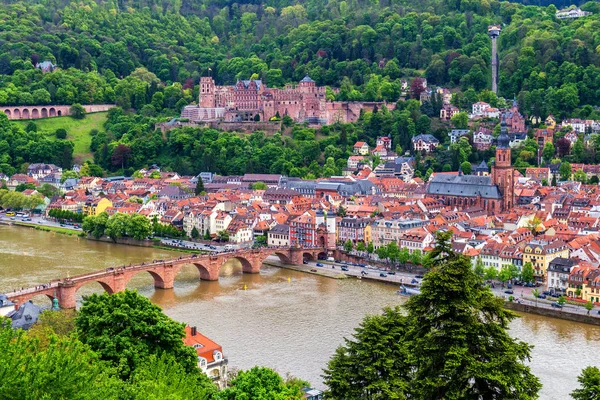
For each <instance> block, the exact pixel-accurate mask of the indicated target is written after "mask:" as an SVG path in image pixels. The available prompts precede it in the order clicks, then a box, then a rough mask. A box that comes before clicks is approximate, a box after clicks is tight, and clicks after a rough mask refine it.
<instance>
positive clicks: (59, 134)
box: [54, 128, 67, 139]
mask: <svg viewBox="0 0 600 400" xmlns="http://www.w3.org/2000/svg"><path fill="white" fill-rule="evenodd" d="M54 136H56V138H57V139H66V138H67V130H66V129H64V128H58V129H57V130H56V131H54Z"/></svg>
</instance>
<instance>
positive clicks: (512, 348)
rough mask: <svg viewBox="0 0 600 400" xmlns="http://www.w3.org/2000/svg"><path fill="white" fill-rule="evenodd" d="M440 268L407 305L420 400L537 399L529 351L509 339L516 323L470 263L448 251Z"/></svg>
mask: <svg viewBox="0 0 600 400" xmlns="http://www.w3.org/2000/svg"><path fill="white" fill-rule="evenodd" d="M449 236H450V235H446V234H445V233H437V234H436V243H437V244H438V245H442V247H444V246H446V247H447V248H449ZM435 260H436V261H435V263H434V267H433V268H432V269H431V270H430V271H429V272H428V273H427V275H426V276H425V278H424V279H423V281H422V284H421V294H420V295H417V296H413V297H411V298H410V299H409V300H408V302H407V303H406V310H407V313H408V320H409V322H408V324H407V325H408V327H409V328H408V329H407V334H406V336H407V337H409V338H412V340H411V342H410V344H411V346H410V349H411V353H412V354H411V360H412V361H413V362H414V373H413V376H412V377H411V378H412V379H411V392H412V394H414V397H415V398H424V399H469V398H474V399H475V398H486V399H507V398H519V399H535V398H537V393H538V391H539V389H540V388H541V384H540V382H539V380H538V379H537V378H536V377H535V376H534V375H533V374H532V373H531V371H530V368H529V367H528V366H527V365H525V362H527V361H528V360H529V358H530V352H531V346H529V345H528V344H526V343H524V342H518V341H516V340H514V339H513V338H512V337H511V336H510V335H509V333H508V326H509V323H510V321H512V320H513V319H514V318H516V315H515V314H514V313H513V312H511V311H509V310H506V309H504V304H503V303H504V302H503V300H502V299H500V298H498V297H496V296H495V295H494V294H493V293H492V292H491V291H490V290H489V288H486V287H484V286H483V285H481V280H480V278H479V277H478V276H477V275H475V273H474V272H473V270H472V268H471V263H470V261H469V259H468V258H467V257H466V256H464V255H461V254H456V253H454V252H452V251H451V250H449V251H448V253H447V255H444V254H438V255H437V256H436V257H435ZM482 338H485V340H481V339H482Z"/></svg>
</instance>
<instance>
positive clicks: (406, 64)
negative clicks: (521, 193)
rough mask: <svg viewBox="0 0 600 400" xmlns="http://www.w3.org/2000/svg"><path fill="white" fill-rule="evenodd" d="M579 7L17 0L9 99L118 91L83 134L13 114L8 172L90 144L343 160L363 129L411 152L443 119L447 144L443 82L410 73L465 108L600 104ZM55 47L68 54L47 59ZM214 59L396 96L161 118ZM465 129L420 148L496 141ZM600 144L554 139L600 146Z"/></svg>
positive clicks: (153, 152)
mask: <svg viewBox="0 0 600 400" xmlns="http://www.w3.org/2000/svg"><path fill="white" fill-rule="evenodd" d="M581 7H582V9H584V10H587V11H591V12H593V13H594V14H593V15H591V16H588V17H585V18H580V19H576V20H558V19H556V17H555V12H556V7H555V6H554V5H548V6H545V7H540V6H529V5H523V4H519V3H509V2H498V1H489V0H483V1H470V0H444V1H442V0H435V1H433V0H426V1H422V2H408V1H393V2H392V1H389V0H381V1H360V0H347V1H346V0H342V1H338V0H330V1H328V2H327V3H326V4H323V3H322V2H317V1H314V0H308V1H305V2H294V1H291V0H272V1H266V2H262V3H261V2H256V1H253V2H232V1H225V0H222V1H211V2H208V1H194V2H190V1H182V0H163V1H161V2H155V1H137V0H136V1H116V2H115V1H98V2H96V1H81V2H66V1H62V0H56V1H55V0H39V1H38V0H26V1H19V2H16V1H5V2H3V4H1V5H0V11H1V12H2V14H1V15H2V17H0V18H1V21H2V25H1V28H0V105H20V104H49V103H53V104H67V105H71V104H75V103H79V104H85V103H113V102H114V103H116V104H117V106H118V107H117V108H115V109H113V110H112V111H111V112H110V113H108V118H107V121H106V123H105V125H104V126H103V129H94V130H91V131H90V132H89V135H88V136H85V135H83V136H85V137H84V138H83V139H79V141H78V145H77V146H74V147H73V145H72V142H71V141H69V140H64V137H63V136H62V134H61V135H55V134H54V133H52V132H50V133H49V132H47V131H43V132H42V133H40V132H38V129H37V127H36V124H35V122H33V123H30V124H28V125H27V126H26V127H23V125H22V124H21V125H19V126H16V124H13V126H11V125H10V123H9V122H8V121H6V120H0V157H1V159H0V172H2V173H5V174H7V175H10V174H12V173H15V172H19V171H23V170H24V168H26V166H27V165H28V164H29V163H32V162H52V163H55V164H57V165H60V166H62V167H63V168H70V167H71V166H72V164H73V162H74V161H78V160H90V162H91V159H92V154H93V162H94V164H90V168H92V169H93V170H95V171H99V168H102V170H103V171H105V172H106V173H108V174H118V173H124V174H131V173H133V171H135V169H138V168H141V167H145V166H148V165H151V164H153V163H157V164H159V165H161V167H163V168H165V169H171V170H175V171H178V172H180V173H184V174H197V173H198V172H199V171H202V170H210V171H212V172H216V173H220V174H241V173H244V172H256V173H281V174H288V175H290V176H299V177H304V178H312V177H321V176H331V175H337V174H340V173H341V171H342V168H343V167H344V166H345V163H346V160H347V157H348V156H349V155H350V154H351V151H352V145H353V143H354V142H355V141H356V140H364V141H367V142H368V143H369V144H370V145H373V144H374V142H375V139H376V137H377V136H382V135H390V136H391V137H392V139H393V149H394V150H396V151H397V152H398V153H399V154H401V153H403V152H404V151H406V150H410V147H411V143H410V139H411V138H412V136H414V135H416V134H421V133H431V134H433V135H434V136H436V137H437V138H438V139H439V140H440V141H442V143H445V144H448V143H447V131H448V126H447V125H444V124H440V123H439V121H438V120H437V116H438V115H439V109H440V108H441V105H442V104H441V99H440V98H436V96H434V98H433V99H432V101H431V102H425V103H423V104H420V103H419V102H418V101H416V100H414V99H411V98H410V97H413V98H414V97H417V95H418V93H414V92H413V91H412V90H409V91H408V94H407V95H408V98H400V96H401V81H402V80H403V79H407V80H408V81H410V80H412V79H413V78H415V77H422V78H426V79H427V80H428V83H429V85H430V86H433V85H440V86H444V87H448V88H451V89H456V90H458V91H457V92H456V93H455V94H454V96H453V99H452V102H453V104H455V105H456V106H458V107H459V108H460V109H461V110H463V111H468V110H469V108H470V107H471V104H473V103H474V102H476V101H486V102H489V103H490V104H491V105H492V106H496V107H501V106H506V105H507V103H509V102H510V101H511V100H512V99H515V100H516V101H517V103H518V105H519V109H520V110H521V112H522V113H523V114H525V115H526V116H537V117H541V118H544V117H546V116H547V115H548V114H553V115H554V116H555V117H557V118H559V120H560V119H564V118H567V117H577V118H590V119H600V111H599V110H598V108H597V107H598V106H599V105H600V6H599V4H598V3H597V2H588V3H585V4H583V5H582V6H581ZM492 23H495V24H497V23H500V24H502V34H501V36H500V38H499V46H498V47H499V51H500V82H499V97H496V95H494V94H493V93H491V92H490V91H489V90H488V89H487V88H488V87H489V86H490V57H491V44H490V40H489V38H488V36H487V27H488V25H490V24H492ZM43 61H50V62H52V63H53V64H55V65H56V67H57V68H56V69H55V70H54V71H52V72H46V73H44V72H42V70H40V69H39V68H35V65H36V64H37V63H39V62H43ZM209 69H210V70H211V72H210V73H211V74H212V76H213V77H214V78H215V80H216V82H217V83H218V84H233V83H235V81H236V80H237V79H248V78H250V77H251V76H254V77H258V78H260V79H263V80H264V81H265V82H266V84H267V85H268V86H283V85H285V84H286V83H294V82H297V81H299V80H300V79H302V77H304V76H305V75H306V74H309V75H310V76H311V77H312V78H313V79H314V80H315V81H316V82H317V84H318V85H326V86H328V87H331V88H336V87H337V88H339V91H333V90H328V92H327V93H328V98H329V99H335V100H386V101H388V102H392V103H396V109H395V110H394V111H388V110H386V109H385V108H382V109H381V110H378V111H377V112H374V113H365V114H364V115H362V116H361V118H360V119H359V121H358V122H356V123H353V124H346V125H341V124H336V125H332V126H326V127H323V128H321V129H319V130H314V129H308V128H305V127H304V126H301V125H294V124H293V123H291V121H286V118H283V130H282V133H281V134H275V135H273V136H268V135H266V134H263V133H261V132H255V133H253V134H251V135H240V134H233V133H224V132H220V131H217V130H212V129H192V128H180V129H174V130H171V131H169V132H166V133H164V134H163V133H161V132H159V131H155V129H154V126H155V123H157V122H163V121H167V120H170V119H171V118H173V117H177V116H179V114H180V111H181V109H182V107H183V106H185V105H187V104H190V103H192V102H194V101H195V99H197V95H198V80H199V77H200V76H201V75H206V74H208V73H209ZM504 99H506V100H504ZM456 122H457V123H458V125H462V122H461V121H456ZM454 125H455V126H458V125H457V124H456V123H455V124H454ZM57 132H58V130H57ZM67 134H68V136H67V137H69V138H72V137H73V135H74V133H72V132H67ZM560 135H561V134H560V133H559V135H558V137H557V139H560V137H561V136H560ZM77 136H78V137H79V138H81V137H82V135H81V133H78V134H77ZM90 142H91V144H90V145H89V149H88V148H87V147H86V146H87V143H90ZM82 144H85V145H83V146H82ZM467 145H468V143H462V144H461V143H458V144H454V145H452V146H445V147H443V148H440V149H439V150H438V151H437V153H436V154H433V155H432V156H430V157H427V158H424V159H421V157H419V156H418V155H417V176H423V177H427V175H428V174H429V173H431V172H433V171H442V170H450V169H452V170H456V169H457V168H458V167H459V165H462V164H464V163H465V162H469V163H479V162H481V160H486V161H488V162H489V161H490V159H491V157H493V153H492V152H478V151H475V150H474V149H473V148H472V147H471V146H470V145H468V146H467ZM599 145H600V143H595V142H594V143H586V146H587V147H588V148H587V149H584V150H586V151H583V152H581V151H579V150H580V147H581V146H578V147H577V149H579V150H578V151H577V152H576V153H575V154H563V153H561V152H557V154H556V155H557V156H560V157H567V159H566V160H567V161H570V162H597V161H599V160H597V158H598V157H600V152H597V151H596V149H597V148H598V146H599ZM536 146H537V145H536V144H535V143H531V142H527V143H525V144H524V146H523V148H522V149H520V150H519V151H515V152H513V158H514V159H513V162H515V163H516V165H517V167H518V168H521V169H524V168H526V167H527V166H530V165H536V164H537V160H536V157H535V156H534V155H535V154H536V151H537V149H536V148H535V147H536ZM84 147H85V148H84ZM558 150H560V149H558ZM587 150H589V151H587ZM597 154H598V155H599V156H597ZM553 159H554V158H553V155H551V154H550V155H549V157H545V161H548V162H549V161H552V160H553ZM372 162H373V165H377V163H378V162H379V160H377V159H374V160H372ZM92 165H93V167H92ZM86 170H87V169H86Z"/></svg>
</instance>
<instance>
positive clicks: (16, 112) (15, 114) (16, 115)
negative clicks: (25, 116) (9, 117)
mask: <svg viewBox="0 0 600 400" xmlns="http://www.w3.org/2000/svg"><path fill="white" fill-rule="evenodd" d="M13 118H14V119H21V110H19V109H18V108H15V110H14V112H13Z"/></svg>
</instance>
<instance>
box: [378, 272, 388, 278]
mask: <svg viewBox="0 0 600 400" xmlns="http://www.w3.org/2000/svg"><path fill="white" fill-rule="evenodd" d="M379 276H380V277H382V278H387V274H386V273H385V272H382V273H380V274H379Z"/></svg>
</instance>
